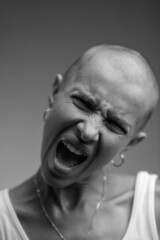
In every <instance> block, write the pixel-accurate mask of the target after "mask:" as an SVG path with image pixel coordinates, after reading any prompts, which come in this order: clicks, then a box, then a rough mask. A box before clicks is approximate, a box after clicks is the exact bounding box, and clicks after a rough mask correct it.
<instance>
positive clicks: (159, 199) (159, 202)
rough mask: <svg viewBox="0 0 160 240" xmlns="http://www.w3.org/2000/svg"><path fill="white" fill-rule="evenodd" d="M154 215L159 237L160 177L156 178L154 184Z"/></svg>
mask: <svg viewBox="0 0 160 240" xmlns="http://www.w3.org/2000/svg"><path fill="white" fill-rule="evenodd" d="M155 215H156V223H157V230H158V234H159V237H160V179H159V178H158V179H157V182H156V186H155Z"/></svg>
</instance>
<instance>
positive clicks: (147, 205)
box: [123, 172, 159, 240]
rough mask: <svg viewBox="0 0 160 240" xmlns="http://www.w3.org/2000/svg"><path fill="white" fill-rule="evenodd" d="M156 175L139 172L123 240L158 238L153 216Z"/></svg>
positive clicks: (151, 239) (154, 239)
mask: <svg viewBox="0 0 160 240" xmlns="http://www.w3.org/2000/svg"><path fill="white" fill-rule="evenodd" d="M157 177H158V176H157V175H155V174H149V173H147V172H139V173H138V174H137V177H136V183H135V190H134V201H133V207H132V214H131V218H130V223H129V225H128V230H127V232H126V234H125V236H124V238H123V240H132V239H133V240H142V239H144V240H158V239H159V238H158V233H157V228H156V218H155V183H156V179H157Z"/></svg>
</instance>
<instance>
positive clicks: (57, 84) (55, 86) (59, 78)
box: [52, 74, 63, 97]
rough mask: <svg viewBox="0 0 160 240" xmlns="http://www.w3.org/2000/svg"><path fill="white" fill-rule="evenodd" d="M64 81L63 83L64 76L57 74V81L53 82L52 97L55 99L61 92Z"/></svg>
mask: <svg viewBox="0 0 160 240" xmlns="http://www.w3.org/2000/svg"><path fill="white" fill-rule="evenodd" d="M62 81H63V77H62V75H61V74H57V75H56V78H55V80H54V82H53V86H52V96H53V97H54V95H56V94H57V93H58V92H59V90H60V87H61V83H62Z"/></svg>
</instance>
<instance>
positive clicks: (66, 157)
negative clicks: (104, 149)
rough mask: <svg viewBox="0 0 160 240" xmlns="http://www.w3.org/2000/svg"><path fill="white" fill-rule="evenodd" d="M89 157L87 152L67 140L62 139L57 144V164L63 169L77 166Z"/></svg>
mask: <svg viewBox="0 0 160 240" xmlns="http://www.w3.org/2000/svg"><path fill="white" fill-rule="evenodd" d="M86 159H87V154H85V153H84V152H82V151H81V150H79V149H78V148H77V147H75V146H74V145H72V144H71V143H69V142H68V141H66V140H61V141H60V142H59V143H58V145H57V151H56V165H58V167H59V168H62V169H64V170H65V169H66V170H67V169H68V170H69V169H71V168H73V167H76V166H78V165H80V164H82V163H83V162H85V161H86Z"/></svg>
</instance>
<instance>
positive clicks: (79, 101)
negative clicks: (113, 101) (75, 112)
mask: <svg viewBox="0 0 160 240" xmlns="http://www.w3.org/2000/svg"><path fill="white" fill-rule="evenodd" d="M72 99H73V103H74V104H75V105H76V106H77V107H78V108H80V109H82V110H85V111H90V110H94V105H93V103H92V102H90V101H88V100H85V99H83V98H82V97H79V96H73V97H72Z"/></svg>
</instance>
